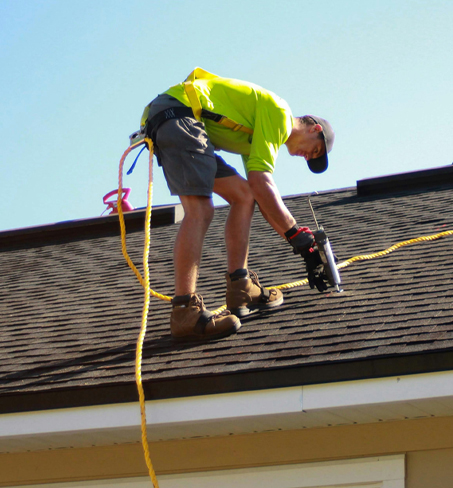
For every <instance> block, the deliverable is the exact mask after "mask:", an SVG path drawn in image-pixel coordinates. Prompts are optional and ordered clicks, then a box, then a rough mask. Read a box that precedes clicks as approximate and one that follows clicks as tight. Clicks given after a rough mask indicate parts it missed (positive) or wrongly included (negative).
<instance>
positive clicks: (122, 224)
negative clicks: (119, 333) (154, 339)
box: [117, 138, 453, 488]
mask: <svg viewBox="0 0 453 488" xmlns="http://www.w3.org/2000/svg"><path fill="white" fill-rule="evenodd" d="M145 142H146V143H147V144H148V148H149V183H148V200H147V205H146V217H145V246H144V251H143V267H144V272H145V278H143V277H142V276H141V274H140V272H139V271H138V269H137V268H136V266H135V265H134V263H133V262H132V260H131V258H130V257H129V254H128V252H127V248H126V226H125V222H124V214H123V209H122V206H121V204H122V194H123V166H124V161H125V159H126V157H127V155H128V154H129V153H130V151H131V150H132V149H133V147H129V148H128V149H126V151H125V152H124V154H123V156H122V157H121V160H120V167H119V177H118V180H119V181H118V201H117V208H118V215H119V221H120V228H121V249H122V252H123V256H124V258H125V259H126V261H127V264H128V265H129V267H130V268H131V269H132V271H133V272H134V273H135V276H136V277H137V279H138V281H139V282H140V284H141V285H142V286H143V288H144V289H145V298H144V304H143V313H142V325H141V329H140V334H139V337H138V340H137V352H136V359H135V379H136V384H137V389H138V395H139V402H140V412H141V430H142V444H143V450H144V454H145V461H146V465H147V467H148V471H149V475H150V477H151V481H152V483H153V485H154V488H159V484H158V481H157V478H156V474H155V472H154V468H153V465H152V463H151V458H150V454H149V443H148V437H147V432H146V409H145V394H144V391H143V385H142V376H141V370H142V352H143V342H144V340H145V335H146V327H147V320H148V310H149V303H150V295H152V296H154V297H156V298H159V299H160V300H165V301H171V297H169V296H167V295H162V294H160V293H158V292H156V291H154V290H152V289H151V288H150V283H149V266H148V264H149V263H148V261H149V250H150V242H151V237H150V236H151V210H152V187H153V143H152V141H151V139H148V138H147V139H145ZM451 235H453V231H451V230H448V231H445V232H440V233H438V234H434V235H431V236H421V237H417V238H415V239H409V240H407V241H403V242H399V243H398V244H394V245H393V246H391V247H389V248H387V249H385V250H383V251H379V252H376V253H373V254H362V255H360V256H354V257H352V258H350V259H348V260H346V261H343V262H342V263H340V264H338V265H337V267H338V269H341V268H346V267H347V266H349V265H350V264H352V263H354V262H356V261H364V260H370V259H375V258H378V257H382V256H385V255H386V254H389V253H391V252H393V251H396V250H397V249H399V248H401V247H403V246H408V245H410V244H415V243H419V242H423V241H434V240H436V239H440V238H442V237H447V236H451ZM307 283H308V279H305V280H299V281H293V282H292V283H285V284H283V285H277V286H269V287H266V288H268V289H270V288H278V289H280V290H287V289H290V288H296V287H298V286H303V285H306V284H307ZM225 309H226V305H222V306H221V307H219V308H218V309H216V310H214V311H213V313H214V314H219V313H221V312H222V311H223V310H225Z"/></svg>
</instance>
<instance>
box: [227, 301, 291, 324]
mask: <svg viewBox="0 0 453 488" xmlns="http://www.w3.org/2000/svg"><path fill="white" fill-rule="evenodd" d="M283 302H284V299H283V296H282V297H281V299H280V300H275V301H273V302H269V303H253V304H252V305H250V306H248V307H238V308H229V309H228V310H229V311H230V312H231V313H232V314H233V315H236V317H239V318H240V319H242V318H244V317H247V316H248V315H250V314H253V313H256V312H262V311H263V310H268V309H270V308H274V307H279V306H280V305H281V304H282V303H283Z"/></svg>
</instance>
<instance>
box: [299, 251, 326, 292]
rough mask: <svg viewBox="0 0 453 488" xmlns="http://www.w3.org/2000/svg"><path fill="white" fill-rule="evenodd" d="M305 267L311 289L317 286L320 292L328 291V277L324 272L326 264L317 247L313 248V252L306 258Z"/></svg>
mask: <svg viewBox="0 0 453 488" xmlns="http://www.w3.org/2000/svg"><path fill="white" fill-rule="evenodd" d="M304 260H305V267H306V269H307V273H308V284H309V285H310V288H311V289H312V290H313V288H314V287H315V286H316V288H317V289H318V291H320V292H323V291H326V290H327V284H326V281H327V275H326V273H325V272H324V264H323V262H322V259H321V256H320V255H319V251H318V248H317V247H316V246H315V247H313V248H311V251H310V252H308V253H307V255H306V256H305V257H304Z"/></svg>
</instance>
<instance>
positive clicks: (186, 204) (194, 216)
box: [180, 195, 214, 225]
mask: <svg viewBox="0 0 453 488" xmlns="http://www.w3.org/2000/svg"><path fill="white" fill-rule="evenodd" d="M180 200H181V203H182V206H183V208H184V219H187V220H192V221H193V222H194V223H200V224H205V225H209V224H210V223H211V221H212V219H213V218H214V205H213V203H212V199H211V198H209V197H202V196H198V195H185V196H181V197H180Z"/></svg>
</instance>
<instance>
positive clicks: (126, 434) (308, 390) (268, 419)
mask: <svg viewBox="0 0 453 488" xmlns="http://www.w3.org/2000/svg"><path fill="white" fill-rule="evenodd" d="M427 404H428V406H427ZM420 405H423V411H424V412H428V413H427V414H426V415H425V416H433V415H436V413H435V412H434V413H433V412H429V411H428V410H429V409H434V410H435V409H436V408H437V409H438V411H439V412H443V416H445V415H453V371H447V372H440V373H427V374H419V375H410V376H401V377H390V378H381V379H371V380H359V381H345V382H339V383H328V384H322V385H307V386H303V387H302V386H297V387H290V388H279V389H278V388H277V389H270V390H258V391H248V392H240V393H229V394H218V395H205V396H196V397H186V398H177V399H169V400H153V401H148V402H147V403H146V412H147V422H148V425H149V426H150V432H152V433H153V434H154V435H155V439H154V440H159V439H171V438H184V437H185V438H187V437H191V436H199V435H206V436H208V435H209V436H212V435H227V433H245V432H249V431H250V432H253V431H264V430H270V429H277V428H282V429H291V428H303V427H305V428H309V427H316V426H323V425H343V424H348V423H353V422H355V423H364V422H366V423H367V422H368V419H369V422H373V421H379V420H381V419H382V418H384V419H386V418H387V419H395V418H402V419H404V418H418V417H419V416H420V415H417V412H418V408H419V407H420ZM408 411H409V412H410V411H414V412H415V413H414V415H413V416H412V417H411V415H407V412H408ZM382 413H384V414H385V415H381V414H382ZM421 416H423V415H421ZM139 431H140V410H139V407H138V403H127V404H113V405H104V406H93V407H79V408H68V409H58V410H48V411H40V412H23V413H13V414H5V415H0V452H1V451H2V449H3V452H4V450H5V449H9V447H8V446H10V447H11V448H14V449H15V446H16V444H17V448H19V447H20V445H22V444H23V443H22V440H26V438H27V437H30V438H32V437H34V438H35V439H37V438H38V437H39V439H40V441H42V440H43V439H45V438H46V436H48V438H49V439H50V438H51V437H52V436H53V439H54V444H53V445H54V446H57V445H58V446H60V445H63V444H64V439H63V438H64V437H65V436H67V438H68V442H69V440H70V438H71V436H72V440H71V442H73V441H74V439H76V438H77V439H79V442H80V443H83V439H82V440H80V439H81V437H83V436H85V437H86V439H85V440H88V437H89V442H90V443H93V442H94V441H96V438H97V437H98V439H99V445H100V444H101V443H102V442H104V443H107V444H109V443H112V442H119V441H121V439H123V441H125V442H130V441H131V439H137V440H138V439H139ZM77 436H79V437H77ZM115 436H117V440H115ZM16 440H17V443H16ZM3 441H4V442H3ZM2 442H3V445H2ZM79 445H82V444H79Z"/></svg>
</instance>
